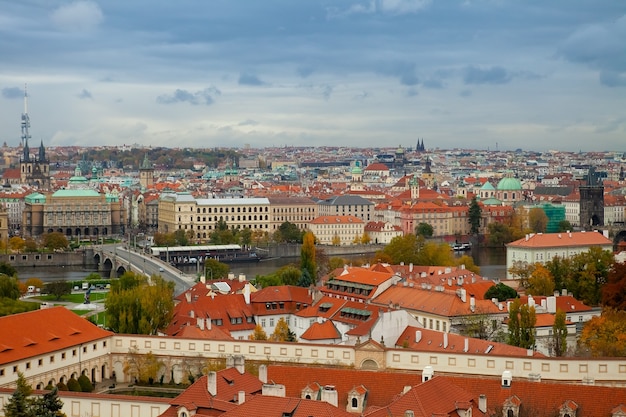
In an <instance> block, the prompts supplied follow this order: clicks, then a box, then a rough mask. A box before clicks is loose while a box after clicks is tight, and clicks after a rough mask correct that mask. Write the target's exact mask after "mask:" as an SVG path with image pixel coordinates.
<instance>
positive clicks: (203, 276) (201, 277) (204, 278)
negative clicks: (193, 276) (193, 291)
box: [200, 275, 206, 284]
mask: <svg viewBox="0 0 626 417" xmlns="http://www.w3.org/2000/svg"><path fill="white" fill-rule="evenodd" d="M200 282H201V283H203V284H206V275H200Z"/></svg>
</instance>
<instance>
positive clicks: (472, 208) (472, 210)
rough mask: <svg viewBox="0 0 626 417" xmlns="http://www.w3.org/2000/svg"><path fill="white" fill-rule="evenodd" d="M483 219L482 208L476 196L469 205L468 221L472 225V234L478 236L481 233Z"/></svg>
mask: <svg viewBox="0 0 626 417" xmlns="http://www.w3.org/2000/svg"><path fill="white" fill-rule="evenodd" d="M481 217H482V213H481V208H480V205H479V204H478V201H477V200H476V196H474V197H472V201H471V202H470V205H469V212H468V216H467V220H468V221H469V224H470V234H472V235H477V234H478V233H479V232H480V219H481Z"/></svg>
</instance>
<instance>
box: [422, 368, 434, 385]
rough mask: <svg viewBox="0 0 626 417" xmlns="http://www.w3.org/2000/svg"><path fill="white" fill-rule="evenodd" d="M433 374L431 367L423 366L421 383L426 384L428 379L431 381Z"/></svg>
mask: <svg viewBox="0 0 626 417" xmlns="http://www.w3.org/2000/svg"><path fill="white" fill-rule="evenodd" d="M434 373H435V371H434V370H433V367H432V366H430V365H427V366H425V367H424V370H423V371H422V382H426V381H428V380H429V379H432V377H433V375H434Z"/></svg>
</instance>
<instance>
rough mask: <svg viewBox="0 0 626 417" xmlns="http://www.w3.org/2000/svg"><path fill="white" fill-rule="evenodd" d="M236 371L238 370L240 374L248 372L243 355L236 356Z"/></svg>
mask: <svg viewBox="0 0 626 417" xmlns="http://www.w3.org/2000/svg"><path fill="white" fill-rule="evenodd" d="M235 369H237V371H238V372H239V373H240V374H244V373H245V372H246V363H245V359H244V356H243V355H237V356H235Z"/></svg>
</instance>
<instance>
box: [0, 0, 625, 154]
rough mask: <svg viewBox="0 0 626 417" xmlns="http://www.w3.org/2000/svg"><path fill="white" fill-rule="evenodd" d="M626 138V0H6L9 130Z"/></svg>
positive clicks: (506, 144)
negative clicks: (24, 122)
mask: <svg viewBox="0 0 626 417" xmlns="http://www.w3.org/2000/svg"><path fill="white" fill-rule="evenodd" d="M25 84H27V85H28V95H29V102H28V110H29V114H30V118H31V135H32V141H33V142H35V143H36V144H39V142H40V141H41V140H43V141H44V144H45V145H47V146H62V145H91V144H103V145H122V144H140V145H146V146H148V145H152V146H167V147H178V146H190V147H214V146H232V147H241V146H244V145H245V144H249V145H250V146H252V147H264V146H288V145H294V146H301V145H320V146H321V145H337V146H338V145H345V146H363V147H369V146H379V147H387V146H392V147H397V146H398V145H402V146H404V147H412V146H415V144H416V142H417V139H418V138H423V139H424V144H425V145H426V147H427V148H441V149H450V148H459V147H460V148H474V149H487V148H489V149H492V150H493V149H502V150H507V149H516V148H522V149H526V150H539V151H541V150H548V149H557V150H572V151H578V150H582V151H593V150H617V151H626V2H624V1H621V0H558V1H557V0H550V1H545V0H525V1H519V0H459V1H457V0H362V1H359V0H263V1H258V0H177V1H171V0H168V1H162V0H99V1H95V0H77V1H59V0H20V1H13V0H0V142H7V143H8V144H9V145H10V146H16V145H17V144H18V143H19V140H20V116H21V113H22V112H23V108H24V103H23V96H24V85H25Z"/></svg>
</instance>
